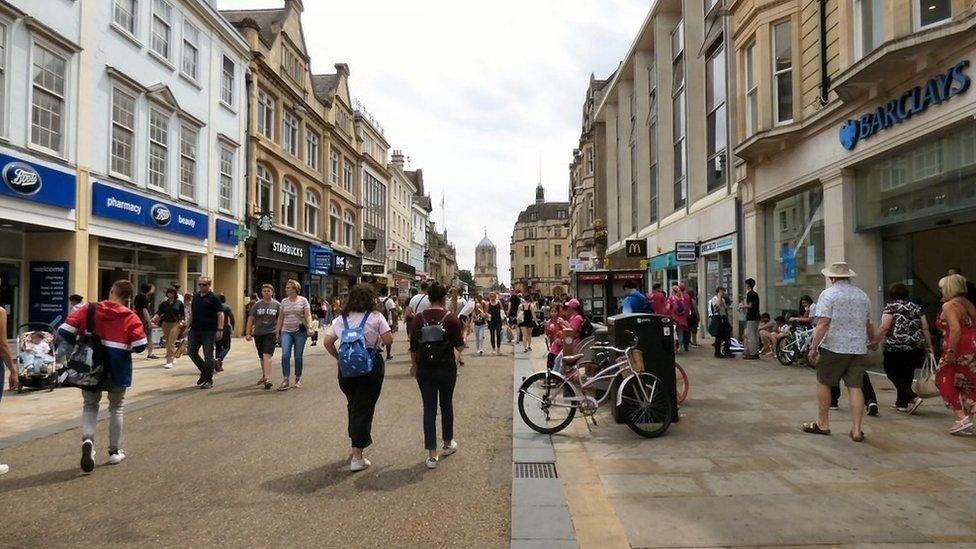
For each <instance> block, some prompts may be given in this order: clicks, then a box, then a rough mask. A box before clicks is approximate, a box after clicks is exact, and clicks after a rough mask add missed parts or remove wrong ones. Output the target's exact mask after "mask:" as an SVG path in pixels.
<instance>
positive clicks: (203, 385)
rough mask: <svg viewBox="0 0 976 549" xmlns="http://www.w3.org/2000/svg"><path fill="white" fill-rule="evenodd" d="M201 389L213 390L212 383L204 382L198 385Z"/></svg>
mask: <svg viewBox="0 0 976 549" xmlns="http://www.w3.org/2000/svg"><path fill="white" fill-rule="evenodd" d="M200 388H201V389H213V381H204V382H203V383H201V384H200Z"/></svg>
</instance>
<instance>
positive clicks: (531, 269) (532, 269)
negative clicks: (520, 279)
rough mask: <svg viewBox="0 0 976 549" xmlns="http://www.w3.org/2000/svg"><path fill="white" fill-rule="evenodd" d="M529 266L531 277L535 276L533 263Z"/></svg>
mask: <svg viewBox="0 0 976 549" xmlns="http://www.w3.org/2000/svg"><path fill="white" fill-rule="evenodd" d="M529 268H530V272H531V273H532V277H533V278H534V277H535V265H529Z"/></svg>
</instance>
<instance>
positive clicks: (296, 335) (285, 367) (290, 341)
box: [281, 331, 308, 380]
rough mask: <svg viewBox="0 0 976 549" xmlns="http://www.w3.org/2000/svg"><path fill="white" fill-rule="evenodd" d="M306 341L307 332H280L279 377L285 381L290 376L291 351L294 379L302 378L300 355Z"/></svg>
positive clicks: (303, 350)
mask: <svg viewBox="0 0 976 549" xmlns="http://www.w3.org/2000/svg"><path fill="white" fill-rule="evenodd" d="M307 339H308V332H302V331H294V332H281V375H282V376H283V377H284V378H285V379H288V376H290V375H291V353H292V350H294V351H295V379H296V380H298V379H301V378H302V353H304V352H305V341H306V340H307Z"/></svg>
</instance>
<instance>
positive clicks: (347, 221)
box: [342, 210, 356, 248]
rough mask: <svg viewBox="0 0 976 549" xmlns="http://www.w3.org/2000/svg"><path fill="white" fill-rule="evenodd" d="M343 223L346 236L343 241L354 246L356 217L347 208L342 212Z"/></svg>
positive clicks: (349, 245)
mask: <svg viewBox="0 0 976 549" xmlns="http://www.w3.org/2000/svg"><path fill="white" fill-rule="evenodd" d="M342 225H343V233H344V235H343V236H344V238H343V240H342V243H343V244H345V245H346V246H347V247H349V248H352V239H353V233H354V232H355V225H356V218H355V217H353V215H352V212H350V211H349V210H346V211H345V212H343V214H342Z"/></svg>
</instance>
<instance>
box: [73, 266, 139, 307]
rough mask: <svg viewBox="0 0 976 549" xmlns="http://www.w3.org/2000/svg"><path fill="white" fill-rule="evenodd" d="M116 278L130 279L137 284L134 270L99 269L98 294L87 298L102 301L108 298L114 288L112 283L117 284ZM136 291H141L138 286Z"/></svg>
mask: <svg viewBox="0 0 976 549" xmlns="http://www.w3.org/2000/svg"><path fill="white" fill-rule="evenodd" d="M116 280H128V281H129V282H132V283H133V284H135V282H136V281H135V280H133V279H132V272H131V271H129V270H127V269H119V268H114V269H98V295H97V296H91V298H89V297H87V296H86V297H85V299H90V300H92V301H101V300H103V299H108V293H109V291H111V290H112V284H115V281H116ZM136 291H139V290H138V288H136Z"/></svg>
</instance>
